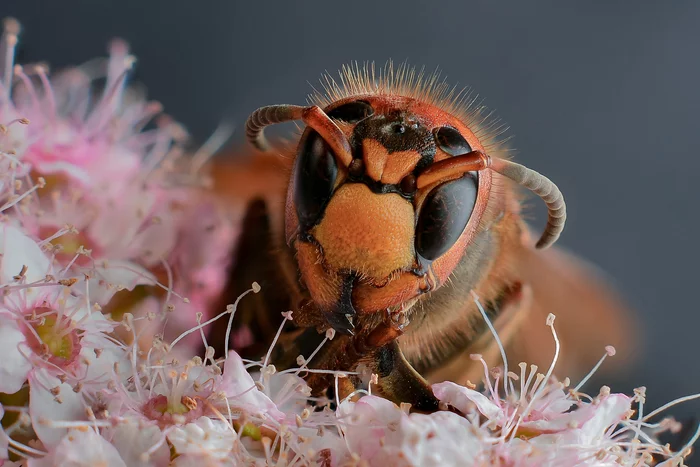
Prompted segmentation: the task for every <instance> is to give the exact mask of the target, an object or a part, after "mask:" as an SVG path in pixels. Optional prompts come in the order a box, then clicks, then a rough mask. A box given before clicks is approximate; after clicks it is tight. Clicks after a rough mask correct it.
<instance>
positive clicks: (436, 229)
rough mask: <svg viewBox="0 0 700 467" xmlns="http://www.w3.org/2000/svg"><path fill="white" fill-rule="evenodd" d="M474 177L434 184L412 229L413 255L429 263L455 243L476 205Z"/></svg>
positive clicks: (468, 176) (467, 176)
mask: <svg viewBox="0 0 700 467" xmlns="http://www.w3.org/2000/svg"><path fill="white" fill-rule="evenodd" d="M477 186H478V183H477V177H476V176H475V175H474V174H471V173H466V174H464V176H462V178H459V179H457V180H452V181H449V182H445V183H443V184H441V185H438V186H437V187H436V188H434V189H433V190H432V191H431V192H430V193H429V194H428V197H427V198H426V199H425V202H424V203H423V206H422V207H421V212H420V215H419V216H418V225H417V226H416V252H417V253H418V254H419V255H420V256H422V257H423V258H425V259H427V260H428V261H433V260H435V259H437V258H439V257H440V256H442V255H443V254H444V253H445V252H446V251H447V250H449V249H450V248H452V246H453V245H454V244H455V242H457V240H458V239H459V237H460V236H461V235H462V232H463V231H464V228H465V227H466V226H467V222H469V218H470V217H471V214H472V211H473V210H474V205H475V204H476V194H477Z"/></svg>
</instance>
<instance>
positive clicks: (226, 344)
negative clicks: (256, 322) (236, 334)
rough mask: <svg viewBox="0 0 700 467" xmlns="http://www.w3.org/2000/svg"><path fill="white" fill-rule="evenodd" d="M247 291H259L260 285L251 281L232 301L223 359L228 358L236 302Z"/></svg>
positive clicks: (236, 307)
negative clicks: (243, 291) (248, 287)
mask: <svg viewBox="0 0 700 467" xmlns="http://www.w3.org/2000/svg"><path fill="white" fill-rule="evenodd" d="M249 292H253V293H258V292H260V285H259V284H258V283H257V282H253V284H252V285H251V288H250V289H249V290H248V291H246V292H245V293H243V294H241V295H239V296H238V298H237V299H236V301H235V302H234V303H233V309H232V310H231V316H229V318H228V325H227V326H226V337H225V338H224V359H227V358H228V344H229V340H230V339H231V328H232V327H233V317H234V316H235V314H236V310H237V309H238V302H240V301H241V299H242V298H243V297H244V296H246V295H247V294H248V293H249ZM228 312H229V310H228V308H227V310H226V313H228Z"/></svg>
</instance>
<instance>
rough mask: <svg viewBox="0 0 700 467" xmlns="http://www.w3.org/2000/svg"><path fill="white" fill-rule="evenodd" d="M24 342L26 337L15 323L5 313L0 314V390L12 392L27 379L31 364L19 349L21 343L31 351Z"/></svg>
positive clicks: (20, 386) (6, 392) (18, 388)
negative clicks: (0, 357) (0, 360)
mask: <svg viewBox="0 0 700 467" xmlns="http://www.w3.org/2000/svg"><path fill="white" fill-rule="evenodd" d="M25 342H26V338H25V337H24V334H23V333H22V331H20V329H19V327H18V326H17V323H16V322H15V321H14V320H11V319H10V318H9V317H8V316H7V315H0V355H2V365H0V392H4V393H5V394H14V393H15V392H17V391H19V390H20V389H21V388H22V385H23V384H24V382H25V381H26V380H27V374H29V371H30V370H31V369H32V364H31V362H30V361H29V360H27V359H26V358H25V357H24V355H22V354H21V353H20V351H19V346H20V345H22V346H23V348H24V349H25V350H26V351H27V352H31V351H30V350H29V349H28V348H27V347H26V345H25Z"/></svg>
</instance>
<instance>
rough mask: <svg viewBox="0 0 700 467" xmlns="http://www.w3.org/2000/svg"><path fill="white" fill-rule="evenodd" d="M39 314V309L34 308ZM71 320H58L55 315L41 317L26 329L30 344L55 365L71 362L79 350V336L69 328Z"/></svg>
mask: <svg viewBox="0 0 700 467" xmlns="http://www.w3.org/2000/svg"><path fill="white" fill-rule="evenodd" d="M36 311H37V314H41V310H36ZM71 325H72V321H71V320H70V319H69V320H64V321H63V322H58V323H57V320H56V317H55V316H45V317H42V318H41V319H40V320H38V321H37V323H35V324H33V325H32V328H33V331H34V332H32V331H31V330H30V331H28V333H27V334H28V337H29V339H28V340H29V342H30V344H33V345H32V347H33V348H34V351H35V352H37V353H39V354H48V355H47V356H48V357H49V361H50V362H51V363H53V364H56V365H60V366H63V365H67V364H69V363H72V362H73V361H74V360H75V358H76V357H77V355H78V353H79V351H80V345H79V343H78V341H79V338H78V336H77V334H76V333H75V331H74V330H72V329H71V327H72V326H71Z"/></svg>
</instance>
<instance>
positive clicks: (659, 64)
mask: <svg viewBox="0 0 700 467" xmlns="http://www.w3.org/2000/svg"><path fill="white" fill-rule="evenodd" d="M194 5H195V2H192V1H188V0H168V1H165V0H160V1H158V0H151V1H142V0H120V1H112V0H61V1H60V2H48V1H38V0H35V1H29V0H2V3H1V4H0V16H2V17H5V16H14V17H16V18H17V19H18V20H19V21H20V22H21V23H22V25H23V32H22V34H21V36H20V46H19V56H18V61H19V63H22V62H31V61H38V60H47V61H49V63H50V64H51V66H52V67H53V68H60V67H63V66H67V65H75V64H79V63H82V62H84V61H86V60H88V59H90V58H93V57H94V56H98V55H99V56H103V55H105V53H106V45H107V43H108V41H109V40H110V39H111V38H113V37H122V38H124V39H126V40H127V41H128V42H129V43H130V44H131V46H132V52H133V53H134V54H135V55H136V56H137V58H138V62H137V66H136V73H135V76H134V79H135V80H136V81H139V82H141V83H143V84H145V85H146V86H147V87H148V89H149V97H150V98H152V99H155V100H158V101H160V102H162V103H163V104H164V106H165V109H166V111H167V112H168V113H169V114H171V115H173V116H174V117H175V118H176V119H177V120H179V121H181V122H182V123H183V124H184V125H186V126H187V128H188V129H189V130H190V131H191V133H192V135H193V137H194V138H195V140H197V141H199V142H203V141H204V140H205V139H206V138H207V137H208V136H209V134H210V133H211V132H212V131H213V130H214V129H215V127H216V126H217V125H218V124H219V123H220V122H221V121H222V120H223V119H229V120H232V121H233V122H234V123H235V124H236V132H235V134H234V135H233V141H234V142H235V143H240V144H242V143H243V140H244V138H243V131H242V127H243V124H244V122H245V119H246V117H247V116H248V114H249V113H250V112H251V111H253V110H254V109H256V108H257V107H259V106H262V105H267V104H276V103H296V104H302V103H304V100H305V97H306V95H307V94H308V93H309V92H311V86H310V85H309V83H311V84H313V85H317V84H318V79H319V78H320V77H321V75H322V74H323V73H324V72H325V71H329V72H331V73H335V72H336V70H338V69H339V68H340V67H341V66H342V65H343V64H345V63H348V62H350V61H354V60H358V61H365V60H373V61H376V62H377V63H378V64H384V62H385V61H386V60H387V59H390V58H391V59H394V60H395V61H398V62H401V61H404V60H408V62H409V63H410V64H413V65H417V66H419V67H420V66H425V68H426V70H428V71H430V70H434V69H435V68H438V67H439V68H440V69H441V70H442V72H443V76H446V77H447V79H448V81H449V82H450V83H451V84H459V85H468V86H470V87H471V88H472V89H473V90H474V91H475V92H476V93H478V94H479V96H481V97H483V98H485V104H486V105H487V106H488V107H489V108H491V109H493V110H495V112H496V115H497V116H498V117H499V118H500V119H502V120H503V121H504V122H505V123H507V124H508V126H509V127H510V130H509V131H508V133H507V135H509V136H513V139H512V140H511V146H512V147H514V148H515V149H516V150H517V153H516V154H517V158H518V160H519V161H520V162H523V163H525V164H527V165H529V166H531V167H533V168H535V169H536V170H539V171H542V172H544V173H545V174H547V175H548V176H549V177H550V178H552V179H553V180H555V181H556V182H557V184H558V185H559V186H560V188H561V189H562V191H563V192H564V194H565V195H566V199H567V202H568V206H569V213H570V214H569V216H570V217H569V222H568V225H567V229H566V230H565V232H564V235H563V236H562V238H561V240H560V243H561V244H562V245H564V246H565V247H567V248H569V249H571V250H573V251H574V252H576V253H577V254H579V255H581V256H583V257H585V258H587V259H589V260H590V261H592V262H593V263H595V264H597V265H599V266H600V267H601V268H602V269H604V270H605V271H607V272H608V273H609V275H610V277H611V278H613V279H611V280H612V281H614V282H615V284H616V286H617V287H618V288H619V289H620V290H621V292H622V294H623V296H624V297H625V299H626V300H627V301H628V302H629V303H630V304H631V305H632V307H633V308H634V309H635V310H636V311H637V313H638V320H639V321H640V324H641V329H642V332H643V335H642V336H641V341H642V342H643V348H642V349H640V352H641V353H640V355H639V358H638V360H637V362H636V364H635V365H634V366H630V368H629V371H628V374H625V375H622V374H620V375H619V377H618V380H617V381H610V379H609V378H608V379H606V381H605V383H606V384H609V385H610V386H612V388H613V390H619V391H630V390H631V388H633V387H636V386H641V385H644V386H647V388H648V390H647V395H648V399H647V405H648V406H659V405H661V404H663V403H664V402H666V401H668V400H671V399H673V398H676V397H679V396H683V395H686V394H690V393H696V392H699V391H700V371H699V370H700V363H698V360H697V357H698V353H699V352H698V349H700V337H698V333H699V331H700V313H698V311H700V306H699V304H698V290H700V287H699V286H698V279H699V278H700V273H699V272H698V271H699V270H700V246H698V245H699V242H700V235H699V233H700V217H699V215H698V213H699V212H700V210H699V208H698V204H699V202H700V188H699V185H698V182H697V175H695V174H696V173H700V126H699V123H700V117H699V116H698V114H699V113H700V112H699V109H700V90H698V86H699V85H700V57H699V54H698V44H700V3H698V2H693V1H684V0H678V1H674V2H635V3H634V6H633V8H631V7H630V4H629V3H627V2H604V1H588V2H540V1H530V2H522V1H519V0H512V1H488V0H482V1H471V0H470V1H461V2H449V3H448V2H428V1H420V0H404V1H401V2H381V1H376V0H374V1H364V0H352V1H348V2H328V1H317V0H314V1H310V0H306V1H303V2H301V1H298V2H285V1H279V2H270V1H266V2H263V1H238V0H236V1H233V0H216V1H214V0H210V1H207V2H200V4H199V5H198V6H197V7H196V8H195V6H194ZM531 205H532V206H533V207H536V209H535V210H534V211H533V212H534V214H535V215H536V216H537V221H536V222H537V225H538V226H541V225H543V223H544V216H543V214H544V212H543V210H540V208H541V206H539V203H536V202H532V203H531ZM601 354H602V349H601ZM590 387H591V386H589V388H590ZM675 413H676V414H679V415H684V416H689V415H692V414H698V413H700V403H698V402H697V401H696V402H695V403H690V404H687V405H684V406H683V407H682V408H681V409H680V410H677V411H676V412H675Z"/></svg>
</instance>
